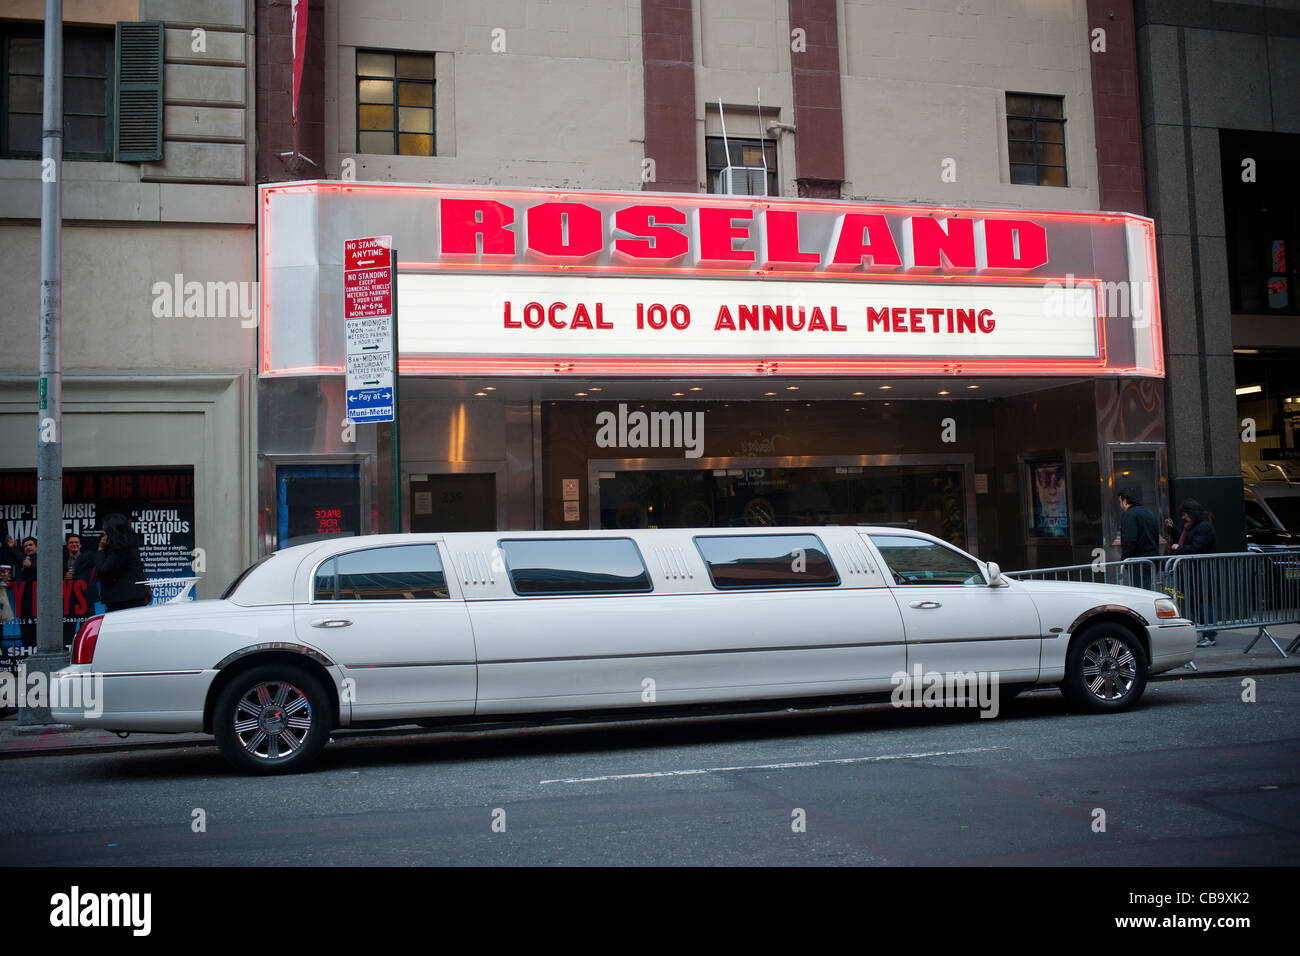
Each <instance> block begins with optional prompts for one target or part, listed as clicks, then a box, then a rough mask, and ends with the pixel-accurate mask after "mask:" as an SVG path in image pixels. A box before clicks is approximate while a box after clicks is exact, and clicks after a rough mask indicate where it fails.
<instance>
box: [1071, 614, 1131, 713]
mask: <svg viewBox="0 0 1300 956" xmlns="http://www.w3.org/2000/svg"><path fill="white" fill-rule="evenodd" d="M1146 686H1147V655H1146V652H1145V651H1144V650H1143V649H1142V644H1141V642H1140V641H1138V639H1137V638H1136V637H1134V636H1133V635H1132V634H1131V633H1130V632H1129V631H1128V630H1126V629H1125V628H1123V627H1121V626H1119V625H1118V624H1094V625H1093V626H1092V627H1089V628H1087V629H1086V630H1084V631H1082V632H1080V633H1079V634H1076V635H1075V636H1074V639H1073V640H1072V641H1071V642H1070V649H1069V651H1068V652H1067V653H1066V655H1065V680H1064V681H1063V682H1062V684H1061V691H1062V693H1064V694H1065V696H1066V699H1067V700H1069V701H1070V703H1071V704H1073V705H1074V706H1075V707H1077V708H1079V709H1081V710H1085V711H1088V712H1089V713H1094V714H1106V713H1116V712H1118V711H1121V710H1128V709H1129V708H1130V707H1132V706H1133V705H1134V704H1136V703H1137V702H1138V701H1139V700H1140V699H1141V698H1142V693H1143V691H1145V690H1146Z"/></svg>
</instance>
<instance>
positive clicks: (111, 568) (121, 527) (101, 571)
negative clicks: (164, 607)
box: [95, 514, 153, 611]
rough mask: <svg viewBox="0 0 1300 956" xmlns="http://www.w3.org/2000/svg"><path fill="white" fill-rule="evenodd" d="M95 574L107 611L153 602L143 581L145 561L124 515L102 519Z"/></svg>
mask: <svg viewBox="0 0 1300 956" xmlns="http://www.w3.org/2000/svg"><path fill="white" fill-rule="evenodd" d="M95 571H96V572H97V574H98V577H99V589H100V596H101V599H102V600H103V602H104V605H105V607H106V608H107V609H108V610H109V611H121V610H123V609H124V608H129V607H144V606H145V605H146V604H148V603H149V602H150V600H151V599H152V596H153V595H152V592H151V591H150V590H149V585H147V584H141V583H140V582H142V581H144V562H143V561H141V560H140V548H139V545H138V544H137V543H136V536H135V531H134V530H132V528H131V522H129V521H127V519H126V517H125V516H124V515H118V514H113V515H108V516H106V517H105V518H104V533H103V534H102V535H100V538H99V550H98V551H96V552H95Z"/></svg>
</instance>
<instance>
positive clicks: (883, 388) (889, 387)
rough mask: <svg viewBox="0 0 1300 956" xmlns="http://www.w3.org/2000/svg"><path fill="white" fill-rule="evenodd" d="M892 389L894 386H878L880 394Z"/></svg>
mask: <svg viewBox="0 0 1300 956" xmlns="http://www.w3.org/2000/svg"><path fill="white" fill-rule="evenodd" d="M893 387H894V386H892V385H882V386H880V390H881V391H882V392H885V391H888V390H889V389H891V388H893Z"/></svg>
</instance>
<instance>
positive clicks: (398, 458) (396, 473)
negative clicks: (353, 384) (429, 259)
mask: <svg viewBox="0 0 1300 956" xmlns="http://www.w3.org/2000/svg"><path fill="white" fill-rule="evenodd" d="M388 270H389V275H391V276H392V277H393V279H394V281H393V284H392V285H393V289H392V302H393V315H392V319H391V321H392V323H393V332H392V338H393V425H392V436H391V439H390V441H389V444H390V445H391V446H392V449H393V462H392V465H391V468H392V472H393V533H394V534H400V533H401V531H402V403H401V387H402V363H401V355H402V353H401V350H400V349H399V348H398V346H397V282H396V278H397V250H396V249H389V250H388Z"/></svg>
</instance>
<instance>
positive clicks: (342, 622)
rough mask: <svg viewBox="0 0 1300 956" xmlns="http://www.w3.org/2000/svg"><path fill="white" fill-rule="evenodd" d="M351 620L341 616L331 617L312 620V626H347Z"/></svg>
mask: <svg viewBox="0 0 1300 956" xmlns="http://www.w3.org/2000/svg"><path fill="white" fill-rule="evenodd" d="M351 623H352V622H351V621H349V620H347V619H346V618H342V617H332V618H329V619H323V620H317V621H312V622H311V626H312V627H347V626H348V625H350V624H351Z"/></svg>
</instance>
